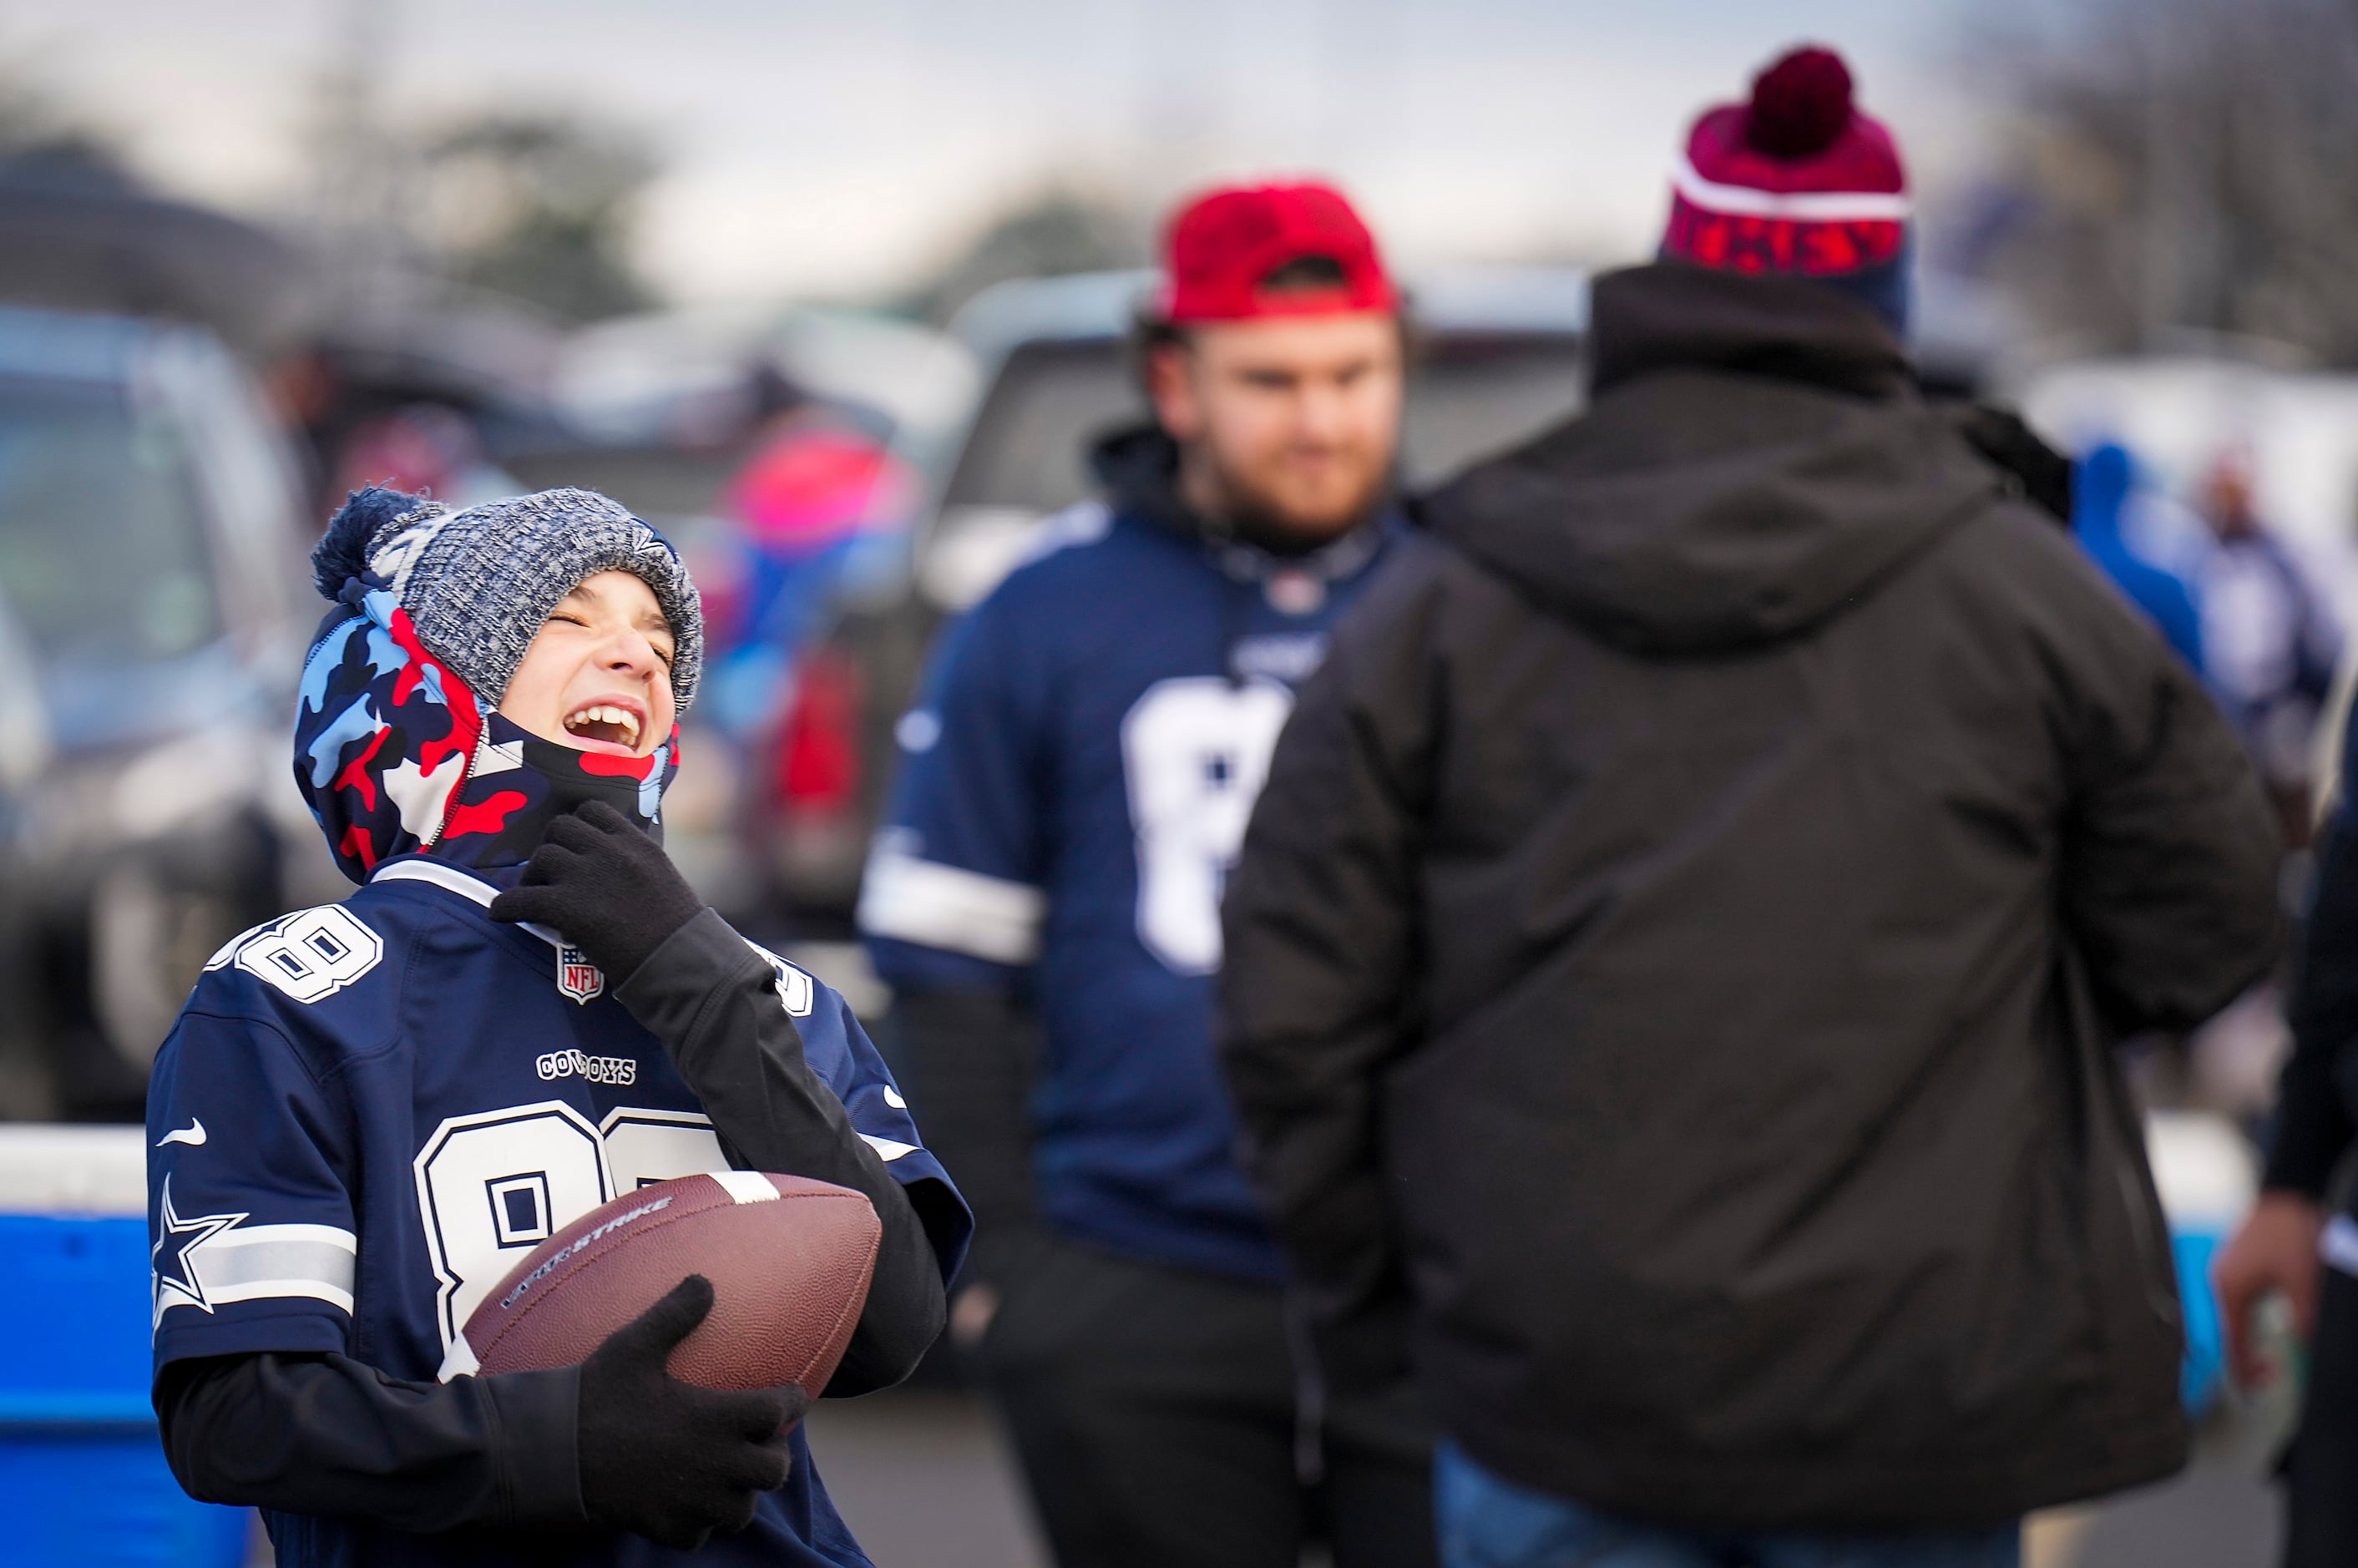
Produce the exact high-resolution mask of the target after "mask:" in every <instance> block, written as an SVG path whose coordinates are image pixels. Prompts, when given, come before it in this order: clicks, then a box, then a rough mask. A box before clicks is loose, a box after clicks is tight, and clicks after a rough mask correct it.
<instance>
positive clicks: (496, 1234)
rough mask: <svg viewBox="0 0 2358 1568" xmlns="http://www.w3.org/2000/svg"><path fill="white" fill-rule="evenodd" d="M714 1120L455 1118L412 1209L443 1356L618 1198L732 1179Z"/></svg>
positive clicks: (562, 1113)
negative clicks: (549, 1245)
mask: <svg viewBox="0 0 2358 1568" xmlns="http://www.w3.org/2000/svg"><path fill="white" fill-rule="evenodd" d="M728 1168H729V1162H728V1160H727V1159H725V1158H724V1157H723V1156H722V1154H721V1152H720V1140H719V1137H718V1136H717V1135H715V1134H714V1132H713V1130H712V1123H711V1122H710V1121H709V1120H708V1119H706V1118H705V1117H703V1116H701V1115H698V1114H695V1113H692V1112H683V1111H666V1110H639V1109H635V1108H627V1107H625V1108H618V1109H616V1110H614V1111H613V1112H612V1113H611V1114H610V1115H609V1116H608V1117H607V1118H606V1121H605V1125H604V1127H603V1128H602V1129H601V1128H597V1127H592V1126H590V1121H589V1119H588V1118H586V1117H584V1116H583V1115H582V1114H581V1113H580V1112H579V1111H578V1110H575V1109H574V1108H572V1107H571V1106H569V1105H566V1104H564V1103H563V1102H562V1101H559V1100H544V1101H542V1102H541V1103H540V1104H538V1105H525V1106H517V1107H515V1108H514V1109H511V1110H494V1111H487V1112H484V1113H483V1114H481V1115H479V1116H454V1117H452V1118H451V1119H449V1120H448V1121H446V1122H444V1123H443V1124H442V1125H441V1126H440V1127H438V1128H436V1129H435V1130H434V1136H433V1137H431V1138H429V1139H427V1141H426V1147H425V1148H423V1149H421V1150H419V1151H418V1152H417V1158H416V1160H415V1161H414V1162H412V1169H413V1170H414V1171H415V1173H416V1178H417V1210H418V1214H419V1217H421V1218H422V1219H423V1220H424V1222H425V1226H426V1248H427V1255H428V1256H429V1257H430V1258H431V1259H432V1260H433V1264H434V1277H435V1278H436V1279H437V1280H438V1281H441V1290H440V1292H439V1293H438V1296H437V1298H436V1303H435V1304H436V1307H437V1309H438V1311H437V1318H438V1326H439V1328H440V1329H441V1332H442V1347H443V1349H444V1350H446V1351H447V1350H449V1348H450V1346H452V1345H453V1344H454V1343H455V1342H456V1341H457V1339H458V1337H459V1330H460V1328H461V1327H462V1326H464V1325H465V1324H466V1321H467V1319H468V1317H469V1316H470V1315H471V1314H472V1313H473V1312H474V1310H475V1308H476V1307H477V1306H478V1305H480V1304H481V1302H482V1299H483V1297H484V1296H485V1295H486V1294H487V1293H489V1292H490V1291H491V1288H492V1286H493V1285H496V1284H498V1283H499V1282H500V1281H502V1280H503V1279H505V1278H506V1277H507V1274H508V1271H510V1270H511V1269H514V1267H515V1266H516V1264H517V1262H518V1261H519V1260H521V1259H523V1257H524V1255H525V1253H527V1252H529V1251H531V1250H532V1249H533V1248H535V1247H536V1246H538V1245H539V1244H540V1243H541V1242H543V1241H546V1240H547V1239H548V1238H549V1237H551V1236H552V1235H554V1234H556V1233H557V1230H559V1229H561V1228H562V1227H565V1226H567V1225H569V1224H571V1223H572V1222H573V1221H574V1220H576V1219H579V1217H581V1216H583V1215H585V1214H588V1213H589V1212H590V1210H591V1209H593V1208H596V1207H597V1206H599V1205H600V1204H601V1203H604V1202H605V1201H606V1200H607V1199H608V1198H610V1197H612V1196H614V1195H616V1194H618V1193H629V1192H635V1191H637V1190H638V1189H639V1188H641V1187H644V1186H646V1185H648V1184H650V1183H654V1182H664V1181H669V1180H670V1179H671V1178H672V1177H674V1176H692V1175H695V1174H696V1173H698V1172H699V1171H725V1170H727V1169H728Z"/></svg>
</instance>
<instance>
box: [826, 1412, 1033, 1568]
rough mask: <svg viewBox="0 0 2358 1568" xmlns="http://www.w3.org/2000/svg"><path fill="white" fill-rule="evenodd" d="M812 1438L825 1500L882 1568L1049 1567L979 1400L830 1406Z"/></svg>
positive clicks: (1010, 1463)
mask: <svg viewBox="0 0 2358 1568" xmlns="http://www.w3.org/2000/svg"><path fill="white" fill-rule="evenodd" d="M809 1432H810V1445H811V1454H812V1455H813V1457H814V1458H815V1459H816V1460H817V1464H818V1468H819V1474H820V1475H821V1476H824V1477H825V1478H826V1481H827V1494H828V1496H830V1497H832V1498H834V1499H835V1506H836V1509H838V1511H839V1512H840V1513H841V1514H842V1515H843V1518H844V1522H846V1523H847V1524H849V1525H850V1526H851V1532H852V1534H854V1535H855V1536H857V1537H859V1538H860V1544H861V1545H862V1546H864V1547H866V1548H867V1549H868V1555H869V1556H870V1557H871V1558H873V1559H874V1560H875V1562H876V1564H877V1568H1048V1553H1047V1551H1046V1549H1045V1548H1044V1547H1043V1546H1042V1545H1041V1543H1040V1539H1039V1534H1038V1531H1037V1530H1036V1529H1035V1528H1034V1527H1033V1523H1032V1519H1031V1516H1030V1513H1029V1510H1028V1509H1027V1507H1026V1505H1025V1503H1024V1502H1023V1500H1022V1484H1021V1482H1020V1481H1019V1480H1018V1479H1017V1476H1016V1473H1015V1461H1014V1458H1013V1456H1012V1455H1011V1454H1009V1453H1008V1452H1007V1451H1006V1449H1005V1448H1004V1447H1003V1446H1002V1445H1001V1440H1000V1436H999V1433H998V1431H997V1429H996V1428H994V1427H993V1426H992V1425H991V1423H990V1416H989V1415H988V1413H987V1412H985V1411H984V1410H983V1408H982V1406H981V1404H980V1403H979V1401H978V1400H975V1399H974V1398H973V1397H972V1396H970V1395H967V1394H962V1393H957V1392H954V1391H944V1390H930V1389H921V1390H895V1391H893V1392H891V1393H885V1394H873V1395H871V1396H870V1397H868V1398H867V1399H864V1400H827V1401H825V1402H823V1403H821V1404H820V1405H819V1406H818V1407H817V1409H815V1410H814V1411H811V1414H810V1422H809Z"/></svg>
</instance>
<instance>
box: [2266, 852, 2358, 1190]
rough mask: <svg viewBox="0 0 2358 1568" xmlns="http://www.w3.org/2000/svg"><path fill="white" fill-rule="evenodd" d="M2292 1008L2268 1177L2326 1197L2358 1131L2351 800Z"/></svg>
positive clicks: (2357, 892)
mask: <svg viewBox="0 0 2358 1568" xmlns="http://www.w3.org/2000/svg"><path fill="white" fill-rule="evenodd" d="M2288 1012H2289V1013H2290V1015H2291V1022H2292V1041H2293V1046H2292V1054H2291V1056H2290V1057H2288V1059H2287V1060H2286V1062H2285V1065H2284V1074H2283V1076H2282V1077H2281V1078H2280V1079H2279V1080H2278V1082H2277V1122H2276V1130H2275V1136H2274V1137H2273V1138H2272V1139H2271V1140H2270V1141H2269V1146H2268V1160H2267V1168H2266V1173H2265V1174H2264V1175H2263V1176H2262V1178H2261V1184H2262V1185H2263V1186H2266V1187H2268V1188H2271V1189H2274V1190H2277V1191H2280V1192H2295V1193H2300V1194H2302V1195H2306V1196H2309V1197H2311V1198H2319V1199H2321V1198H2323V1197H2324V1196H2325V1192H2326V1188H2327V1186H2328V1185H2330V1184H2331V1182H2332V1180H2333V1171H2334V1167H2335V1166H2337V1165H2339V1164H2340V1163H2341V1162H2342V1155H2343V1154H2345V1153H2347V1152H2349V1148H2350V1144H2351V1141H2352V1139H2353V1137H2358V1126H2353V1122H2352V1119H2351V1114H2350V1106H2351V1097H2350V1089H2349V1087H2347V1086H2349V1085H2350V1083H2351V1080H2352V1078H2353V1076H2358V1075H2353V1068H2358V1051H2353V1045H2358V825H2353V822H2352V820H2351V817H2350V814H2349V807H2348V806H2344V807H2343V809H2342V813H2341V814H2340V816H2338V817H2337V819H2336V820H2335V822H2334V824H2333V826H2332V827H2331V828H2329V829H2328V830H2327V832H2326V835H2325V838H2324V840H2323V841H2322V842H2321V843H2320V845H2319V846H2318V855H2317V893H2316V900H2315V902H2314V903H2312V904H2311V906H2310V908H2309V923H2308V926H2307V928H2306V930H2305V931H2304V932H2303V933H2302V937H2301V950H2300V968H2299V977H2298V979H2296V980H2295V981H2294V984H2293V993H2292V1003H2291V1006H2290V1007H2289V1008H2288Z"/></svg>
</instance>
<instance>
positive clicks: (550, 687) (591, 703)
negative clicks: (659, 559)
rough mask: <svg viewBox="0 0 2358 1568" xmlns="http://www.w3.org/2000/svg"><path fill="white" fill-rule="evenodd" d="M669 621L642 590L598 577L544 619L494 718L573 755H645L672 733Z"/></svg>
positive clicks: (627, 580) (626, 577)
mask: <svg viewBox="0 0 2358 1568" xmlns="http://www.w3.org/2000/svg"><path fill="white" fill-rule="evenodd" d="M673 645H674V642H673V637H672V632H671V623H670V622H667V621H665V619H664V613H663V607H662V606H661V605H658V604H657V603H656V602H655V596H654V592H653V590H651V589H649V588H648V587H647V585H646V584H645V583H644V582H642V581H641V580H640V579H637V578H636V577H633V575H631V574H630V573H629V572H622V571H603V572H599V573H597V574H595V575H594V576H591V577H588V578H584V579H582V581H581V585H580V586H579V588H576V589H574V590H573V591H572V592H571V593H568V594H567V595H566V596H565V597H564V599H562V600H559V601H558V603H557V608H556V609H554V610H552V611H549V612H548V619H547V620H546V621H545V622H542V623H541V627H540V630H539V632H538V633H535V634H534V636H533V639H532V646H531V647H529V648H527V649H525V655H524V663H522V664H520V665H517V666H516V673H515V678H514V679H513V680H511V681H509V682H508V689H507V691H506V692H505V693H504V694H503V696H502V697H500V711H501V712H502V713H503V714H505V715H507V717H508V718H509V719H512V720H513V721H514V722H515V723H517V724H519V725H522V726H523V727H524V728H525V729H526V730H531V731H532V732H533V733H534V734H535V735H537V736H539V737H540V738H541V739H542V740H544V741H556V742H557V744H558V745H560V746H570V747H572V748H573V749H574V750H575V751H577V752H605V753H607V754H608V755H610V756H616V757H644V756H646V755H647V754H649V753H650V752H653V751H654V749H655V748H656V747H657V746H659V745H661V744H663V742H664V740H665V737H667V736H669V735H670V734H671V723H672V717H673V711H674V710H673V705H672V696H671V660H672V651H673Z"/></svg>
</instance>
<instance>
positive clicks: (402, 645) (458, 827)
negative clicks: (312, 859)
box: [295, 573, 679, 882]
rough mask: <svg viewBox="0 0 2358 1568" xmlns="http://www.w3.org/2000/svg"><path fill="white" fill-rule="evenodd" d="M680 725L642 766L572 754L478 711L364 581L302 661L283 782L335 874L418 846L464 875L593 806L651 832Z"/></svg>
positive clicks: (359, 877) (518, 858)
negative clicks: (298, 795) (463, 869)
mask: <svg viewBox="0 0 2358 1568" xmlns="http://www.w3.org/2000/svg"><path fill="white" fill-rule="evenodd" d="M678 771H679V727H678V726H677V725H676V724H675V725H673V727H672V731H671V734H670V736H669V737H668V738H667V739H666V740H665V742H664V744H662V745H660V746H658V747H656V748H655V750H654V752H653V753H652V754H651V755H648V756H644V757H615V756H608V755H605V754H603V753H599V752H580V751H576V750H574V749H573V748H572V747H570V746H562V745H558V744H557V743H556V742H554V741H544V740H542V739H540V738H539V737H538V736H535V735H531V734H528V733H526V732H525V730H523V729H521V728H519V727H518V726H517V725H515V724H514V723H512V722H511V721H510V720H508V719H506V718H504V717H503V716H502V715H501V714H500V713H498V712H497V711H496V710H493V709H491V708H486V707H485V706H484V705H483V704H482V702H481V700H480V699H479V698H478V697H477V696H476V694H475V693H474V692H472V691H471V690H470V689H469V688H468V687H467V683H466V682H464V681H462V680H460V678H459V677H458V676H457V675H456V674H454V673H453V672H452V671H451V670H450V668H449V665H445V664H443V663H442V661H441V660H439V659H438V658H436V657H435V656H434V654H432V653H430V652H429V651H428V650H427V648H426V646H425V645H424V644H423V643H420V642H419V641H418V639H417V633H416V630H415V629H414V628H413V627H412V626H411V625H410V622H409V615H408V612H407V611H405V610H403V609H402V608H401V606H400V604H399V603H398V602H396V601H395V599H394V596H393V593H392V591H391V589H388V588H387V587H386V586H385V585H384V582H383V581H382V580H381V579H377V578H376V576H375V574H373V573H371V574H369V575H368V576H365V577H356V578H352V579H348V580H347V581H346V583H345V584H344V589H343V592H342V593H341V594H340V595H338V597H337V603H336V608H335V610H333V611H330V614H329V616H328V619H327V621H326V622H323V623H322V625H321V627H320V631H319V637H318V638H317V639H316V640H315V641H314V642H313V643H312V645H311V653H310V656H309V657H308V658H307V659H306V660H305V661H304V665H303V685H302V696H301V699H300V703H299V706H298V708H297V712H296V719H295V782H296V784H297V787H298V788H299V789H301V791H302V792H303V798H304V800H305V801H306V802H308V804H309V806H310V807H311V815H312V816H314V817H315V818H316V819H318V821H319V829H320V831H321V832H322V833H324V834H325V835H326V836H327V839H328V848H329V849H330V850H331V851H333V853H334V855H335V857H336V865H337V867H338V868H339V869H340V870H341V871H343V873H344V875H346V876H347V877H350V878H351V879H352V881H356V882H363V881H367V880H368V877H369V873H370V872H371V871H373V870H374V869H375V867H376V866H377V865H378V863H379V862H381V861H384V860H389V859H391V858H392V857H394V856H395V855H406V854H412V853H415V852H416V851H417V850H420V849H430V850H431V851H432V852H433V854H434V857H435V858H436V859H437V860H449V861H451V862H453V863H454V864H458V865H462V866H469V867H473V868H477V869H490V868H492V867H496V866H503V865H519V864H521V863H523V862H524V861H525V860H529V859H530V858H531V856H532V851H533V849H534V848H535V846H537V845H538V844H539V842H540V840H541V838H542V836H543V835H544V833H545V832H546V828H547V825H548V821H549V819H550V818H552V817H554V816H557V815H559V814H561V813H563V812H566V811H569V810H571V809H572V808H573V807H574V806H578V805H579V804H580V803H581V802H583V801H585V800H590V799H601V800H605V801H608V802H611V804H612V805H614V806H616V807H618V808H619V809H621V810H622V811H623V812H624V813H626V814H627V815H629V816H631V817H633V819H634V820H636V821H637V822H638V823H639V824H640V825H641V826H642V827H647V828H649V829H650V830H655V829H656V828H657V827H658V825H659V824H660V822H661V815H660V810H659V808H660V806H661V803H662V800H663V794H664V791H665V789H667V788H668V787H669V786H670V784H671V781H672V779H673V777H674V776H675V775H676V773H678Z"/></svg>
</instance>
